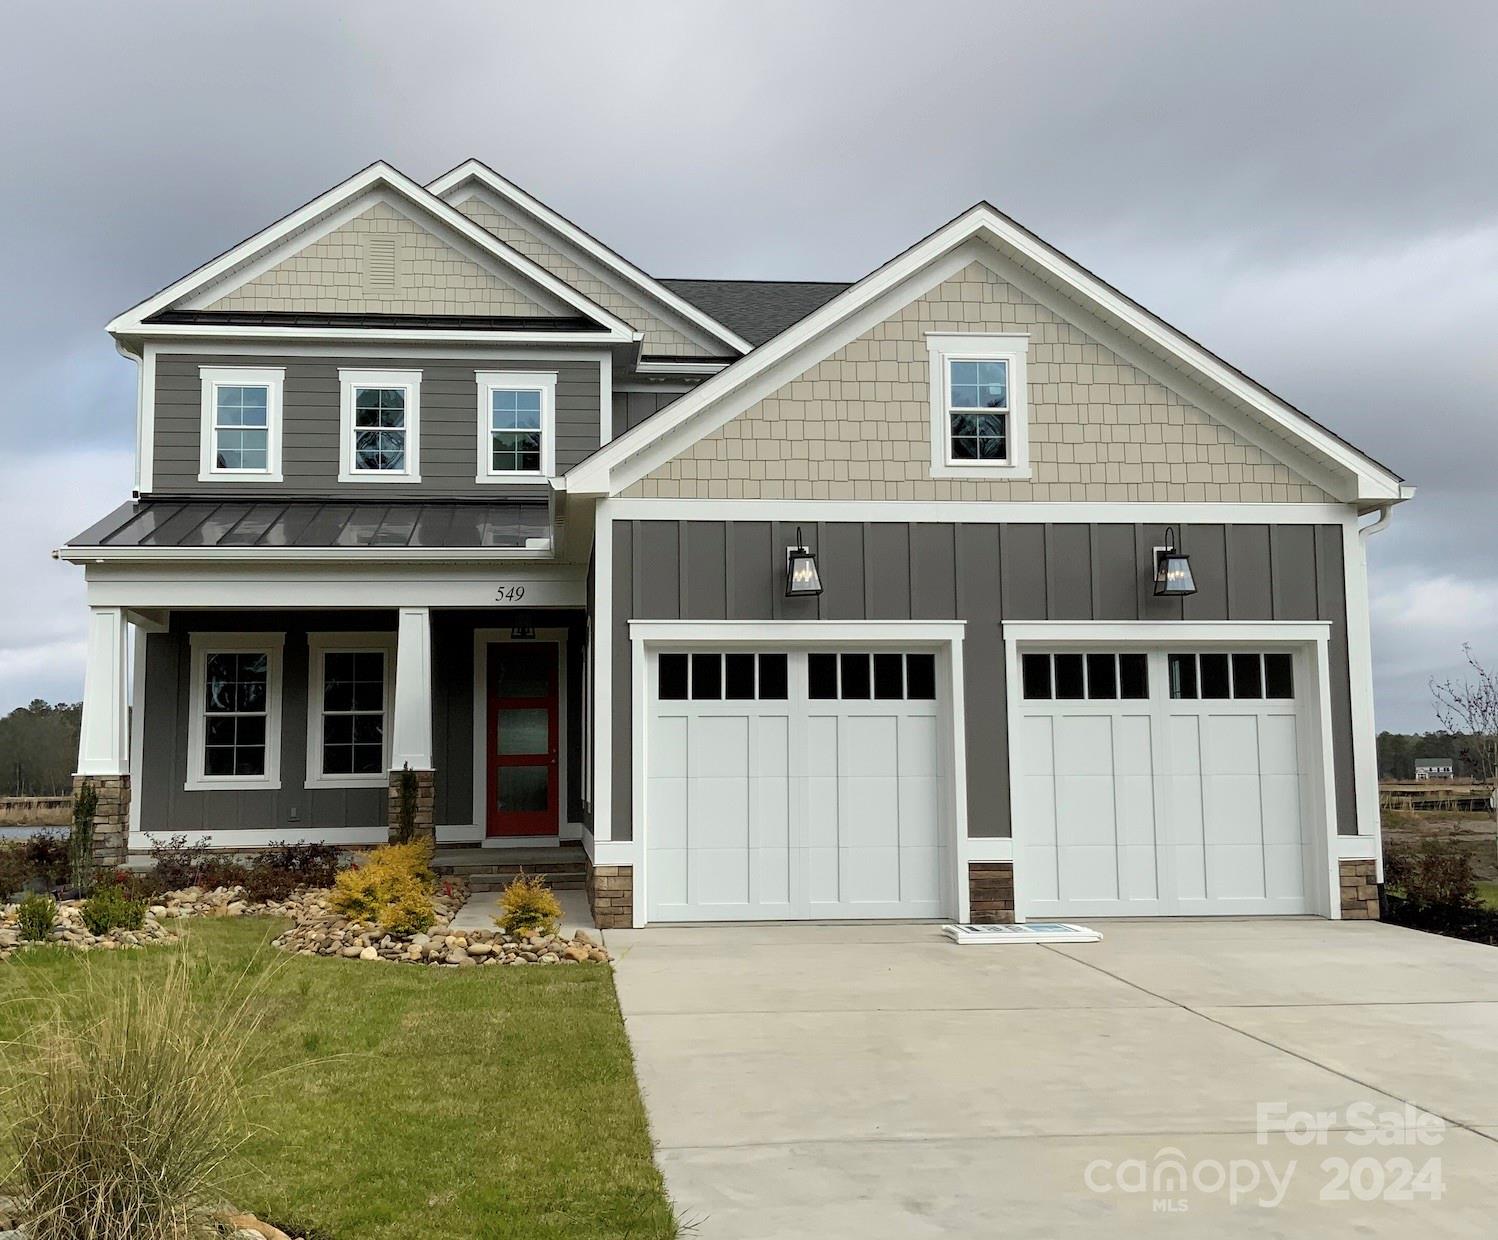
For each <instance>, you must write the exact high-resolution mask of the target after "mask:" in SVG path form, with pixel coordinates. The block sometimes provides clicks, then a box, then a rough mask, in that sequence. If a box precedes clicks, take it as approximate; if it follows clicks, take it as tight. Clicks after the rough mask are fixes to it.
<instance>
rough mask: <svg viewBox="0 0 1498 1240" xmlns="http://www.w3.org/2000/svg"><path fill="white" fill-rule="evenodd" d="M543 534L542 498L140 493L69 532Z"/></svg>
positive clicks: (414, 541)
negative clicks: (173, 495) (248, 496)
mask: <svg viewBox="0 0 1498 1240" xmlns="http://www.w3.org/2000/svg"><path fill="white" fill-rule="evenodd" d="M550 534H551V522H550V514H549V512H548V508H547V503H546V500H545V499H544V498H540V497H537V498H533V499H514V500H509V501H506V502H502V503H501V502H492V501H478V502H463V501H447V502H444V501H440V500H439V501H435V502H431V501H428V502H413V501H407V502H400V501H395V502H392V501H388V500H354V501H349V500H342V501H329V500H280V499H277V500H262V499H242V500H234V499H203V500H197V499H194V500H183V499H143V500H132V501H131V502H130V503H127V504H122V505H120V507H118V508H116V509H115V510H114V511H113V512H112V513H110V514H109V515H108V516H107V517H105V518H104V519H103V520H102V521H99V522H96V523H95V524H94V525H92V526H90V527H89V528H88V529H86V530H84V531H83V533H81V534H79V535H78V536H77V537H76V538H73V539H70V540H69V542H68V546H69V547H72V548H88V547H163V548H167V547H169V548H187V547H260V548H265V549H270V548H278V547H348V548H350V549H351V550H378V549H381V548H392V547H406V548H413V549H426V550H463V549H466V548H474V549H506V548H509V549H523V548H524V547H525V544H526V539H528V538H546V537H548V536H549V535H550Z"/></svg>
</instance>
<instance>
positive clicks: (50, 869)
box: [22, 831, 73, 887]
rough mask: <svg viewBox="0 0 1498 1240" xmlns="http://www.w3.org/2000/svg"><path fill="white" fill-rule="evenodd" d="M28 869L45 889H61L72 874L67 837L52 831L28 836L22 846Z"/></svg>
mask: <svg viewBox="0 0 1498 1240" xmlns="http://www.w3.org/2000/svg"><path fill="white" fill-rule="evenodd" d="M22 847H23V848H24V850H25V853H26V868H27V869H28V871H29V872H30V875H31V877H32V878H34V879H36V880H37V881H39V882H40V883H41V884H42V885H43V886H44V887H61V886H62V885H63V884H64V883H66V882H67V881H68V879H69V877H70V876H71V874H72V868H73V866H72V858H71V857H70V856H69V854H68V841H67V837H66V836H63V835H58V834H56V833H54V832H51V831H43V832H39V833H38V834H36V835H32V836H28V837H27V839H26V842H25V843H24V845H23V846H22Z"/></svg>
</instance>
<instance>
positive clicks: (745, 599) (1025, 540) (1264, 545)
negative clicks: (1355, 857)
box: [612, 521, 1357, 839]
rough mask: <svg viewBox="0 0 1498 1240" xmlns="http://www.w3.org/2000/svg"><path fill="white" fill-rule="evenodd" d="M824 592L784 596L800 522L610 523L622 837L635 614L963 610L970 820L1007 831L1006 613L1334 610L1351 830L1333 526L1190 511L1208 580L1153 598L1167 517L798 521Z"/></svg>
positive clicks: (805, 616) (627, 800) (1333, 649)
mask: <svg viewBox="0 0 1498 1240" xmlns="http://www.w3.org/2000/svg"><path fill="white" fill-rule="evenodd" d="M799 525H800V528H801V530H802V533H803V535H804V537H805V540H806V543H807V545H808V546H810V547H811V548H812V549H813V550H814V551H816V552H817V553H818V564H819V566H820V568H821V573H822V583H823V593H822V595H821V597H820V598H815V599H788V598H786V597H785V587H784V580H783V579H784V573H785V549H786V547H788V546H790V545H792V544H793V543H794V542H795V535H796V529H797V523H795V522H769V521H728V522H724V521H618V522H615V523H613V617H614V618H613V658H612V668H613V671H612V678H613V705H612V711H613V720H614V724H613V729H614V730H613V737H614V752H613V768H614V773H613V800H612V824H613V825H612V832H613V838H614V839H631V838H633V821H632V819H633V807H632V796H631V780H632V775H633V768H632V765H631V763H632V750H633V743H634V741H633V736H632V724H631V722H630V721H631V719H632V718H633V715H632V706H631V701H630V696H631V687H632V683H633V682H632V677H631V671H630V667H631V657H632V651H631V648H630V639H629V622H630V621H631V620H678V619H680V620H963V621H966V622H967V627H966V630H965V634H964V640H963V669H964V699H965V704H966V735H967V757H968V760H967V783H968V788H967V795H968V834H969V835H970V836H973V837H999V838H1003V837H1007V836H1009V835H1010V834H1011V830H1010V804H1009V746H1008V738H1007V726H1008V720H1007V707H1006V696H1005V684H1004V642H1003V634H1002V622H1003V621H1005V620H1014V621H1022V620H1079V621H1085V620H1097V621H1102V620H1329V621H1331V639H1330V660H1329V661H1330V664H1331V667H1330V682H1331V709H1332V730H1333V767H1334V781H1335V786H1336V800H1337V831H1338V834H1341V835H1355V834H1357V818H1356V806H1355V798H1354V790H1353V765H1352V712H1351V699H1350V696H1349V688H1348V662H1347V623H1346V621H1347V617H1346V594H1345V590H1344V584H1343V565H1342V527H1341V526H1339V525H1208V524H1203V525H1192V526H1184V527H1180V528H1179V530H1178V543H1179V545H1180V546H1181V547H1182V548H1183V549H1184V550H1185V551H1187V552H1188V553H1189V554H1190V556H1191V567H1192V571H1193V572H1194V573H1195V576H1196V583H1197V593H1196V594H1194V595H1192V596H1191V597H1189V598H1185V599H1162V598H1156V597H1155V596H1154V593H1153V588H1152V585H1151V582H1150V577H1149V572H1150V570H1149V565H1150V563H1151V557H1152V555H1153V548H1155V547H1157V546H1160V545H1162V543H1163V542H1164V533H1165V528H1164V527H1163V526H1158V525H1121V524H1120V525H1112V524H1106V525H1104V524H1098V525H1092V524H1040V523H1034V524H1029V523H1026V524H996V523H994V524H955V523H946V522H932V523H919V524H916V523H903V522H842V521H829V522H807V521H803V522H800V523H799Z"/></svg>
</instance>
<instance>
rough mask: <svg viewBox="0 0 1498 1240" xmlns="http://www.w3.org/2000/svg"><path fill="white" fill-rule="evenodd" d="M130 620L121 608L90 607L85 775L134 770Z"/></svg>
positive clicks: (81, 748) (81, 758)
mask: <svg viewBox="0 0 1498 1240" xmlns="http://www.w3.org/2000/svg"><path fill="white" fill-rule="evenodd" d="M127 628H128V625H127V624H126V622H125V613H124V611H123V610H122V609H121V608H118V607H90V608H89V618H88V653H87V662H86V663H85V665H84V670H83V727H82V733H81V735H80V736H79V738H78V771H77V773H78V774H79V775H128V774H129V773H130V716H129V698H128V693H129V690H128V688H127V685H126V674H125V667H126V663H125V637H126V631H127Z"/></svg>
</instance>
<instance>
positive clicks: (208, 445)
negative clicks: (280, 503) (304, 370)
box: [153, 366, 286, 482]
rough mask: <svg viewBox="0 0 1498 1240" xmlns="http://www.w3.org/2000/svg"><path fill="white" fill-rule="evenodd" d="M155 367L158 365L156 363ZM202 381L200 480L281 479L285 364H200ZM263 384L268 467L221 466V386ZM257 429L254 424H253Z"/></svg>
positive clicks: (254, 480) (199, 447)
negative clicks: (219, 391) (217, 462)
mask: <svg viewBox="0 0 1498 1240" xmlns="http://www.w3.org/2000/svg"><path fill="white" fill-rule="evenodd" d="M153 369H154V367H153ZM198 378H199V380H200V381H201V383H202V398H201V410H200V413H201V420H200V423H199V427H198V481H199V482H281V481H283V478H282V476H281V441H282V437H283V430H282V428H283V425H284V422H283V416H282V409H283V403H282V400H283V391H284V388H285V384H286V370H285V368H284V367H281V366H264V367H254V368H250V367H246V366H199V367H198ZM221 387H263V388H264V389H265V428H266V429H265V441H266V457H265V468H264V469H220V468H219V466H218V465H217V464H216V463H215V462H216V460H217V455H218V454H217V447H218V430H219V426H218V389H219V388H221ZM251 429H254V428H251Z"/></svg>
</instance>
